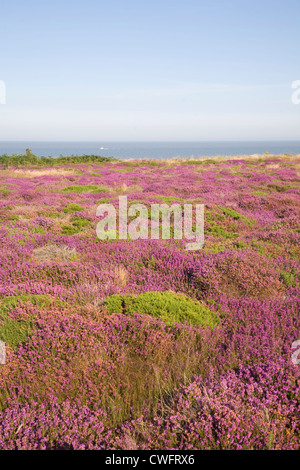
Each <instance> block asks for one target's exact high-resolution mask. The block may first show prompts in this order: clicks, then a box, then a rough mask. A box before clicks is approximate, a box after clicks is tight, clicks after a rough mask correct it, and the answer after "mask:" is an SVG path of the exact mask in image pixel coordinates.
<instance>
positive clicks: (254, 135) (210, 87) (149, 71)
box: [0, 0, 300, 141]
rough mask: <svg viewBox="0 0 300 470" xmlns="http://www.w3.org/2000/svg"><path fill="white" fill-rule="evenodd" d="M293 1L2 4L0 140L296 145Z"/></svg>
mask: <svg viewBox="0 0 300 470" xmlns="http://www.w3.org/2000/svg"><path fill="white" fill-rule="evenodd" d="M299 20H300V0H286V1H283V0H252V1H251V0H227V1H225V0H205V1H201V0H185V1H177V0H170V1H169V0H160V1H158V0H152V1H145V0H139V1H137V0H123V1H120V0H109V1H108V0H105V1H102V0H85V1H78V0H72V1H69V0H60V1H57V0H52V2H51V3H50V2H49V3H48V2H44V1H41V0H26V1H24V0H22V1H21V0H17V1H15V0H1V27H0V39H1V40H0V80H3V81H4V82H5V84H6V104H5V105H0V140H66V141H68V140H76V141H80V140H82V141H88V140H93V141H105V140H107V141H109V140H120V141H122V140H128V141H132V140H133V141H134V140H137V141H142V140H146V141H155V140H165V141H168V140H169V141H174V140H177V141H185V140H194V141H197V140H225V139H226V140H227V139H228V140H231V139H233V140H280V139H282V140H300V105H295V104H292V101H291V94H292V92H293V90H292V88H291V84H292V82H293V81H294V80H300V47H299V46H300V26H299Z"/></svg>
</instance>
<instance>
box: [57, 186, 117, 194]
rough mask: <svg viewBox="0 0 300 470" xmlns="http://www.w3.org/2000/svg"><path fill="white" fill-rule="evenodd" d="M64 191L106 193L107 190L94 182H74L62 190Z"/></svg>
mask: <svg viewBox="0 0 300 470" xmlns="http://www.w3.org/2000/svg"><path fill="white" fill-rule="evenodd" d="M62 191H63V192H64V193H107V192H108V190H107V189H105V188H101V187H100V186H96V185H95V184H75V185H71V186H67V187H65V188H63V190H62Z"/></svg>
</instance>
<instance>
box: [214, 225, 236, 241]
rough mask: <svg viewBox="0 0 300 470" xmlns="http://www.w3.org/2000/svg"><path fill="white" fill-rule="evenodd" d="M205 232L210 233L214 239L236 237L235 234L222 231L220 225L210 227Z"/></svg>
mask: <svg viewBox="0 0 300 470" xmlns="http://www.w3.org/2000/svg"><path fill="white" fill-rule="evenodd" d="M207 231H208V232H209V233H211V235H213V236H214V237H223V238H225V239H231V238H236V237H238V234H237V233H234V232H228V231H227V230H224V229H223V227H221V226H220V225H211V226H210V227H209V228H208V230H207Z"/></svg>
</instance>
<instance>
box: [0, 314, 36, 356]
mask: <svg viewBox="0 0 300 470" xmlns="http://www.w3.org/2000/svg"><path fill="white" fill-rule="evenodd" d="M31 330H32V322H31V320H26V321H17V320H11V319H10V318H8V319H7V320H4V322H3V323H2V324H1V325H0V339H1V340H2V341H4V342H5V343H7V344H9V346H10V347H11V348H12V349H16V348H17V346H18V344H19V343H21V342H23V341H25V340H26V338H27V337H28V336H29V335H30V332H31Z"/></svg>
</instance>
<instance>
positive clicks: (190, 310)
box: [104, 291, 218, 327]
mask: <svg viewBox="0 0 300 470" xmlns="http://www.w3.org/2000/svg"><path fill="white" fill-rule="evenodd" d="M104 305H105V307H106V309H107V311H108V312H109V313H123V314H125V315H132V314H133V313H140V314H145V315H151V316H153V317H156V318H160V319H161V320H162V321H163V322H164V323H165V324H166V325H167V326H170V325H173V324H174V323H183V322H187V323H189V324H193V325H203V326H210V327H214V326H216V325H217V324H218V317H217V316H216V314H215V313H214V312H212V311H211V310H209V309H208V308H207V307H206V306H205V305H203V304H201V303H199V302H197V301H196V300H193V299H191V298H189V297H187V296H186V295H184V294H175V293H172V292H156V291H154V292H144V293H143V294H140V295H137V296H135V295H129V294H125V295H121V294H116V295H111V296H110V297H108V298H107V299H106V300H105V301H104Z"/></svg>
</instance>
